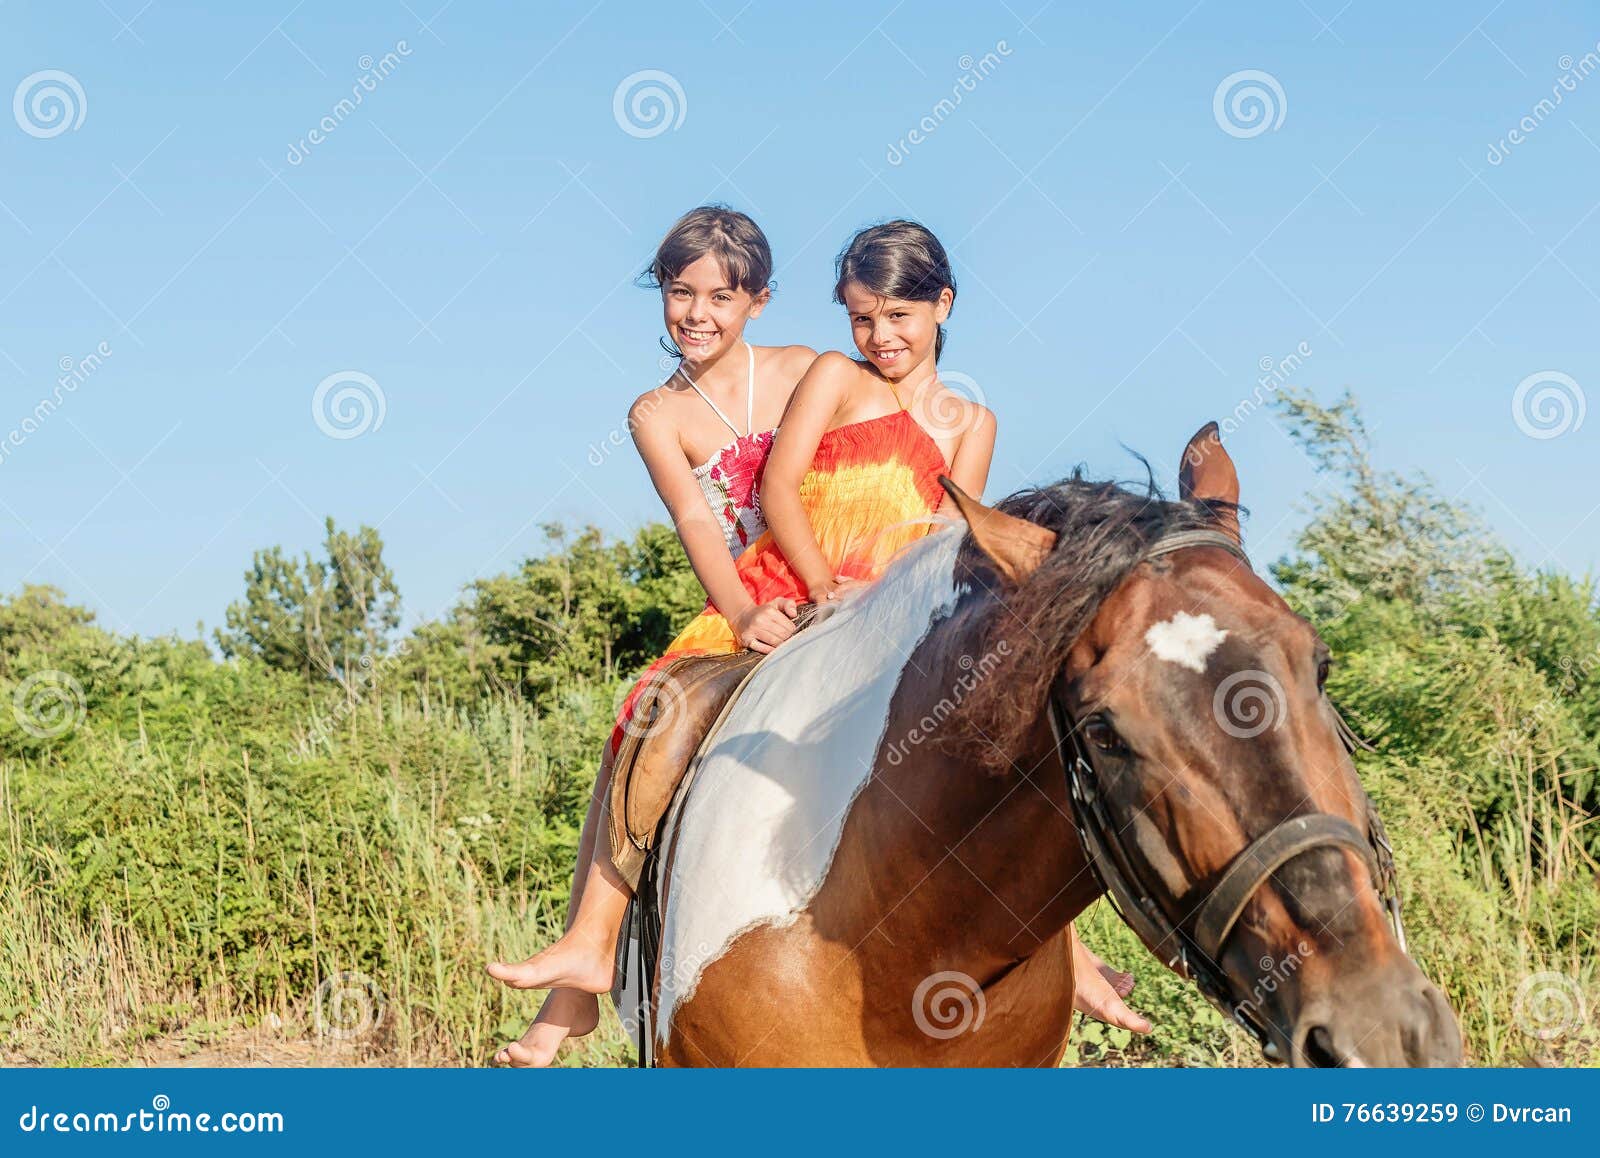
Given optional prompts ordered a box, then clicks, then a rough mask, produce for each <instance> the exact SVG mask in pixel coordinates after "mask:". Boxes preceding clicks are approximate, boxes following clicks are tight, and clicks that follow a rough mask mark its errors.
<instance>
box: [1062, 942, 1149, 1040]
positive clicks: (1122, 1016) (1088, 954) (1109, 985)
mask: <svg viewBox="0 0 1600 1158" xmlns="http://www.w3.org/2000/svg"><path fill="white" fill-rule="evenodd" d="M1073 944H1074V949H1073V953H1074V957H1075V959H1074V961H1073V972H1074V973H1075V974H1076V976H1077V982H1078V987H1077V992H1076V993H1075V994H1074V995H1073V999H1072V1007H1073V1008H1074V1009H1076V1010H1077V1011H1078V1012H1080V1013H1083V1014H1087V1015H1088V1016H1089V1017H1092V1018H1094V1019H1095V1020H1096V1021H1103V1022H1105V1023H1106V1024H1107V1025H1115V1026H1119V1027H1121V1028H1122V1029H1126V1030H1129V1031H1131V1032H1133V1033H1149V1032H1150V1030H1151V1029H1152V1028H1153V1027H1152V1026H1151V1024H1150V1019H1149V1018H1147V1017H1145V1016H1144V1015H1143V1014H1139V1013H1135V1012H1134V1011H1133V1010H1132V1009H1129V1008H1128V1006H1127V1004H1126V1003H1125V1002H1124V1001H1123V1000H1122V999H1123V998H1124V997H1126V996H1127V995H1128V994H1129V993H1132V992H1133V974H1132V973H1123V972H1121V971H1119V970H1116V969H1113V968H1112V967H1111V966H1109V965H1107V964H1106V963H1105V962H1104V961H1102V960H1100V958H1099V957H1097V956H1095V954H1094V952H1093V951H1092V950H1091V949H1090V948H1089V947H1088V946H1087V945H1085V944H1084V943H1083V942H1082V941H1080V940H1078V939H1077V938H1076V937H1074V938H1073Z"/></svg>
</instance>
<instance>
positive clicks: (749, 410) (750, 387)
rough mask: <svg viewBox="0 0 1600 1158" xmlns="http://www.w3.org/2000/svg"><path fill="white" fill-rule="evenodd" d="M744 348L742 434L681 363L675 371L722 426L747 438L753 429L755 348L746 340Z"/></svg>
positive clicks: (736, 436) (736, 435) (734, 433)
mask: <svg viewBox="0 0 1600 1158" xmlns="http://www.w3.org/2000/svg"><path fill="white" fill-rule="evenodd" d="M744 348H745V353H746V354H747V355H748V358H747V367H748V369H747V371H746V374H745V383H744V393H745V402H744V433H743V434H741V433H739V428H738V427H737V426H735V425H734V424H733V422H732V421H731V420H730V419H729V418H728V416H727V415H726V414H724V413H723V412H722V407H720V406H718V405H717V404H716V403H715V402H713V401H711V397H710V395H708V394H707V393H706V392H705V391H704V390H702V389H700V384H699V383H698V382H696V381H695V380H694V379H693V378H691V377H689V371H687V370H685V369H684V368H683V367H682V366H681V365H680V366H679V367H678V369H677V371H676V372H677V373H679V374H682V375H683V380H684V381H685V382H687V383H689V387H690V388H691V389H692V390H693V391H694V392H695V393H696V394H698V395H700V398H701V401H703V402H704V403H705V404H706V405H707V406H709V407H711V411H712V413H714V414H715V415H716V416H717V417H718V418H720V419H722V424H723V425H724V426H726V427H727V428H728V429H729V430H731V431H733V436H734V437H735V438H748V437H749V436H750V433H751V431H753V430H754V429H755V414H756V350H755V347H754V346H752V345H751V344H750V343H749V342H746V343H745V344H744Z"/></svg>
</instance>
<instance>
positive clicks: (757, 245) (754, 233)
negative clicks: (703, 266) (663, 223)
mask: <svg viewBox="0 0 1600 1158" xmlns="http://www.w3.org/2000/svg"><path fill="white" fill-rule="evenodd" d="M708 253H709V254H711V255H713V256H714V257H715V258H716V259H717V260H718V261H719V262H721V263H722V268H723V270H724V271H725V272H726V273H727V275H728V278H729V280H731V281H732V282H733V285H734V288H735V289H742V290H744V291H745V292H746V293H750V294H758V293H760V292H761V291H762V290H764V289H766V288H767V286H768V285H769V284H770V283H771V281H772V247H771V246H769V245H768V244H767V235H766V234H765V233H762V232H761V227H760V226H759V225H757V224H756V223H755V222H754V221H752V220H751V219H750V218H749V217H748V216H747V215H746V214H743V213H740V212H739V211H738V210H737V209H729V208H728V207H727V206H726V205H702V206H700V207H699V208H698V209H691V210H689V212H687V213H685V214H684V215H683V216H682V217H680V218H678V220H677V221H676V222H675V223H674V224H673V226H672V228H671V229H669V230H667V235H666V236H665V237H663V238H662V239H661V244H660V245H659V246H657V247H656V255H655V258H654V259H653V260H652V261H651V262H650V268H649V269H647V270H645V272H644V275H643V278H642V279H641V280H642V281H643V282H644V284H645V285H647V286H649V287H650V288H651V289H660V288H661V287H662V286H664V285H666V284H667V283H668V282H670V281H671V280H672V279H673V278H675V277H677V276H678V275H679V274H681V273H682V272H683V271H684V270H685V269H686V268H687V267H688V266H690V265H693V264H694V263H695V262H696V261H699V260H700V259H701V258H702V257H704V256H706V254H708Z"/></svg>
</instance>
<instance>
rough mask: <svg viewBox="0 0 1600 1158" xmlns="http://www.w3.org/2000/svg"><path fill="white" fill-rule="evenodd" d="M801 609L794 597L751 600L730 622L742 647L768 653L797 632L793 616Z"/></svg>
mask: <svg viewBox="0 0 1600 1158" xmlns="http://www.w3.org/2000/svg"><path fill="white" fill-rule="evenodd" d="M799 610H800V609H799V607H798V605H796V603H795V601H794V600H793V599H786V598H782V597H780V598H777V599H769V600H767V601H766V602H765V603H752V604H751V605H750V606H749V607H747V608H745V609H744V610H743V611H741V612H739V613H738V614H736V615H734V616H732V617H731V618H730V619H729V620H728V622H729V624H730V625H731V626H732V627H733V634H734V636H735V638H737V639H738V641H739V643H740V644H741V645H742V646H744V647H748V648H750V649H751V650H752V651H759V652H762V653H763V654H765V653H768V652H770V651H772V649H773V648H775V647H777V646H778V645H779V644H780V643H782V642H783V641H784V640H786V639H788V638H789V637H790V636H792V635H793V634H794V630H795V629H794V617H795V616H796V615H797V614H799Z"/></svg>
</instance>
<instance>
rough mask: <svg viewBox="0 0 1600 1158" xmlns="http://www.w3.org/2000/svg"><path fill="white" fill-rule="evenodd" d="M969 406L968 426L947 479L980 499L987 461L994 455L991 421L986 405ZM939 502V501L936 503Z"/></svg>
mask: <svg viewBox="0 0 1600 1158" xmlns="http://www.w3.org/2000/svg"><path fill="white" fill-rule="evenodd" d="M969 405H970V406H971V407H972V411H973V413H972V417H971V425H970V426H969V428H968V429H967V431H966V433H964V434H963V435H962V436H961V443H960V445H959V446H957V447H956V455H955V458H954V459H953V460H952V461H951V463H950V478H951V480H952V481H954V482H955V484H956V486H958V487H960V488H961V489H962V490H964V491H966V492H967V494H969V495H971V496H972V497H973V498H975V499H981V498H983V488H984V487H985V486H987V485H988V482H989V464H990V462H991V461H992V460H993V458H994V435H995V421H994V414H993V412H991V411H990V410H989V409H988V408H986V407H983V406H979V405H978V404H977V403H976V402H973V403H969ZM948 497H949V496H946V498H948ZM943 505H944V502H943V500H941V501H940V506H941V507H943Z"/></svg>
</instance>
